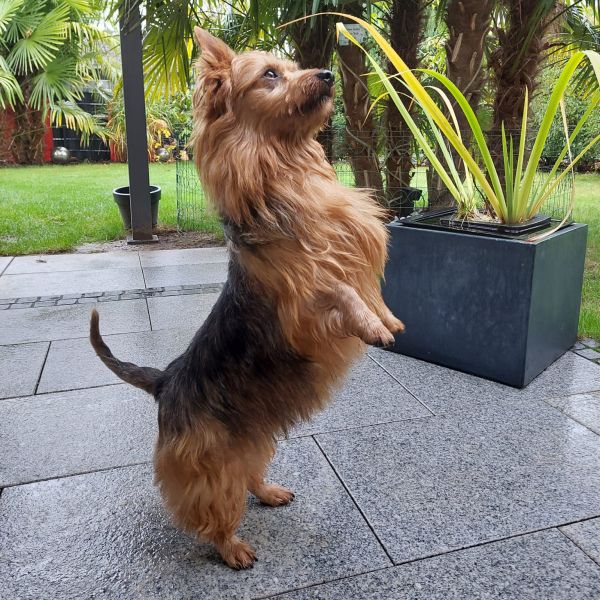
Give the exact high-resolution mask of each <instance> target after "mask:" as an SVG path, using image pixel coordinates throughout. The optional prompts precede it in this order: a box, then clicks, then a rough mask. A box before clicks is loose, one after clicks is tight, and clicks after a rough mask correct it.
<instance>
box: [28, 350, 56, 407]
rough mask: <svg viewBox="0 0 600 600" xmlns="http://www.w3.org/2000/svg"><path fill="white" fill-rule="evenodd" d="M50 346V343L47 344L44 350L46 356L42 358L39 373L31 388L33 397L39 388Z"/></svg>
mask: <svg viewBox="0 0 600 600" xmlns="http://www.w3.org/2000/svg"><path fill="white" fill-rule="evenodd" d="M50 346H52V342H48V348H46V356H44V360H43V362H42V367H41V369H40V373H39V375H38V377H37V381H36V382H35V387H34V388H33V394H32V395H33V396H35V395H36V394H37V391H38V388H39V387H40V381H42V375H43V374H44V369H45V368H46V363H47V362H48V356H49V355H50Z"/></svg>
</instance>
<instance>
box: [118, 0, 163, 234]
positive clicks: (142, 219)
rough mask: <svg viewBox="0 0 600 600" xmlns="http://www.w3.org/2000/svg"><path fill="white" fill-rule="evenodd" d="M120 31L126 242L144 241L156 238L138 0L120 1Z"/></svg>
mask: <svg viewBox="0 0 600 600" xmlns="http://www.w3.org/2000/svg"><path fill="white" fill-rule="evenodd" d="M120 34H121V63H122V68H123V99H124V101H125V125H126V135H127V167H128V170H129V193H130V200H129V202H130V207H131V236H130V237H128V238H127V243H132V244H135V243H138V244H140V243H142V244H143V243H148V242H152V241H156V240H158V238H157V237H156V236H153V235H152V208H151V204H150V174H149V170H148V142H147V138H146V103H145V100H144V68H143V65H142V26H141V16H140V0H123V2H122V6H121V17H120Z"/></svg>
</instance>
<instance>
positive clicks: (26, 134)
mask: <svg viewBox="0 0 600 600" xmlns="http://www.w3.org/2000/svg"><path fill="white" fill-rule="evenodd" d="M19 83H20V85H21V89H22V90H23V96H24V102H19V103H18V104H16V106H15V111H14V112H15V129H14V132H13V134H12V139H11V143H10V149H11V154H12V157H13V160H14V161H15V162H16V163H17V164H20V165H41V164H42V163H43V162H44V135H45V133H46V126H45V123H44V119H43V115H42V111H40V110H33V109H32V108H30V107H29V96H30V94H31V85H30V83H29V82H27V81H20V82H19Z"/></svg>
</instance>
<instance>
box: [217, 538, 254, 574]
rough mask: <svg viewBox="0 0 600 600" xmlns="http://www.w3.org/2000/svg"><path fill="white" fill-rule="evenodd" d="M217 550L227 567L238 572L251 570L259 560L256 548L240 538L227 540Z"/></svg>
mask: <svg viewBox="0 0 600 600" xmlns="http://www.w3.org/2000/svg"><path fill="white" fill-rule="evenodd" d="M217 549H218V550H219V554H220V555H221V557H222V558H223V560H224V561H225V562H226V563H227V565H228V566H229V567H231V568H232V569H235V570H236V571H238V570H240V569H250V568H251V567H252V566H254V563H255V562H256V560H258V559H257V558H256V551H255V550H254V548H252V546H250V544H247V543H246V542H244V541H243V540H240V538H238V537H233V538H231V539H230V540H227V541H226V542H224V543H223V544H220V545H219V546H218V548H217Z"/></svg>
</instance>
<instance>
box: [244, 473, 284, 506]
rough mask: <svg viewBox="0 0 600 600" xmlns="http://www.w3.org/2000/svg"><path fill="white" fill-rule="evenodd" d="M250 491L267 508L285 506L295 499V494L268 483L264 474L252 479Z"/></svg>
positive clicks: (280, 486)
mask: <svg viewBox="0 0 600 600" xmlns="http://www.w3.org/2000/svg"><path fill="white" fill-rule="evenodd" d="M248 489H249V490H250V492H252V493H253V494H254V495H255V496H256V497H257V498H258V499H259V500H260V501H261V502H262V503H263V504H266V505H267V506H284V505H286V504H289V503H290V502H291V501H292V500H293V499H294V498H295V496H294V492H292V491H290V490H288V489H287V488H284V487H283V486H282V485H277V484H275V483H266V482H265V480H264V479H263V476H262V474H261V475H256V476H255V477H253V478H251V479H250V485H249V486H248Z"/></svg>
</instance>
